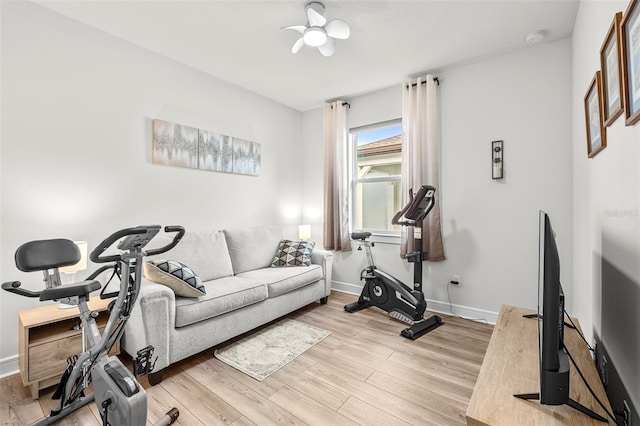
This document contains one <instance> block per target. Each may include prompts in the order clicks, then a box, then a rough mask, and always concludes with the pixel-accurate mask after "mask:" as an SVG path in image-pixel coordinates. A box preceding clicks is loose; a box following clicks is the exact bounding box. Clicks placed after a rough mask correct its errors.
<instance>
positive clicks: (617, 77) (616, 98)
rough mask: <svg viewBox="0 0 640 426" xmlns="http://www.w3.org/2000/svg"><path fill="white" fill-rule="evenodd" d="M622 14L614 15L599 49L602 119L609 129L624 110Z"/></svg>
mask: <svg viewBox="0 0 640 426" xmlns="http://www.w3.org/2000/svg"><path fill="white" fill-rule="evenodd" d="M620 22H622V12H618V13H616V15H615V16H614V18H613V22H612V23H611V26H610V27H609V31H608V32H607V36H606V37H605V39H604V42H603V43H602V48H600V70H601V71H602V106H603V109H602V118H603V120H604V126H605V127H609V126H610V125H611V124H612V123H613V122H614V121H616V119H617V118H618V117H619V116H620V114H622V112H623V110H624V103H623V93H624V92H623V88H622V54H621V51H620V46H621V43H620Z"/></svg>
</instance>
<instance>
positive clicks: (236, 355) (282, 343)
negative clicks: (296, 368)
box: [214, 319, 331, 382]
mask: <svg viewBox="0 0 640 426" xmlns="http://www.w3.org/2000/svg"><path fill="white" fill-rule="evenodd" d="M330 334H331V332H329V331H326V330H322V329H320V328H316V327H313V326H310V325H307V324H304V323H302V322H299V321H294V320H292V319H283V320H282V321H279V322H277V323H275V324H272V325H270V326H268V327H266V328H264V329H262V330H260V331H257V332H256V333H253V334H251V335H250V336H247V337H245V338H243V339H241V340H239V341H237V342H235V343H233V344H231V345H229V346H227V347H226V348H223V349H220V350H217V349H216V351H215V352H214V355H215V357H216V358H218V359H219V360H220V361H222V362H224V363H225V364H228V365H230V366H232V367H234V368H236V369H238V370H240V371H242V372H243V373H245V374H248V375H249V376H251V377H253V378H254V379H256V380H258V381H260V382H261V381H263V380H264V379H266V378H267V377H269V376H270V375H271V374H273V373H275V372H276V371H278V370H279V369H280V368H282V367H284V366H285V365H287V364H288V363H290V362H291V361H293V360H294V359H296V358H297V357H298V356H300V355H301V354H303V353H304V351H306V350H307V349H309V348H310V347H312V346H313V345H315V344H316V343H318V342H320V341H322V339H324V338H325V337H327V336H328V335H330Z"/></svg>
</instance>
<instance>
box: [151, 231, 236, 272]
mask: <svg viewBox="0 0 640 426" xmlns="http://www.w3.org/2000/svg"><path fill="white" fill-rule="evenodd" d="M154 240H158V242H157V243H156V244H162V245H164V244H167V243H168V242H169V241H170V239H169V238H167V237H164V236H162V238H155V239H154ZM161 256H162V257H163V258H165V259H174V260H177V261H179V262H182V263H184V264H186V265H189V267H190V268H191V269H192V270H193V271H194V272H195V273H196V274H198V276H199V277H200V278H201V279H202V281H205V282H206V281H210V280H215V279H217V278H222V277H229V276H231V275H233V266H232V264H231V258H230V257H229V250H228V248H227V241H226V239H225V236H224V233H223V232H222V231H210V230H203V231H187V232H186V233H185V234H184V237H182V240H181V241H180V242H179V243H178V245H177V246H175V247H174V248H173V249H171V250H169V251H168V252H166V253H163V254H162V255H161ZM151 259H154V257H151Z"/></svg>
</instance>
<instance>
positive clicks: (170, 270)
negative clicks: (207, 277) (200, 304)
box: [143, 259, 207, 297]
mask: <svg viewBox="0 0 640 426" xmlns="http://www.w3.org/2000/svg"><path fill="white" fill-rule="evenodd" d="M143 269H144V276H145V278H146V279H148V280H149V281H153V282H155V283H158V284H162V285H166V286H167V287H169V288H170V289H172V290H173V292H174V293H175V294H176V296H184V297H198V296H202V295H204V294H206V293H207V292H206V290H205V288H204V286H203V285H202V280H201V279H200V277H199V276H197V275H196V273H195V272H193V271H192V270H191V268H189V267H188V266H187V265H185V264H182V263H180V262H176V261H175V260H163V259H159V260H150V261H148V262H144V264H143Z"/></svg>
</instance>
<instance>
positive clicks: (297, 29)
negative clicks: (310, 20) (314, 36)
mask: <svg viewBox="0 0 640 426" xmlns="http://www.w3.org/2000/svg"><path fill="white" fill-rule="evenodd" d="M282 29H283V30H296V31H298V32H299V33H300V34H304V30H306V29H307V27H305V26H304V25H292V26H290V27H282Z"/></svg>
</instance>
